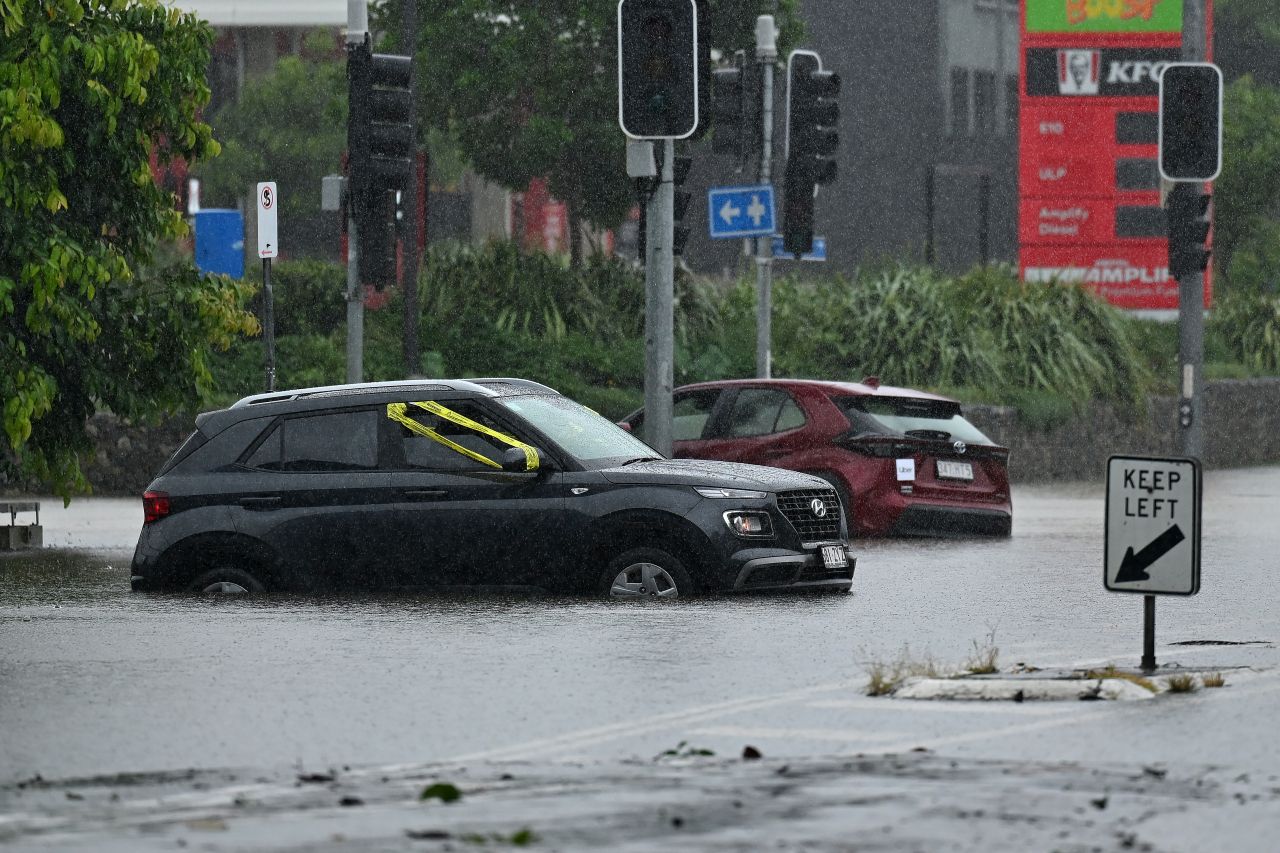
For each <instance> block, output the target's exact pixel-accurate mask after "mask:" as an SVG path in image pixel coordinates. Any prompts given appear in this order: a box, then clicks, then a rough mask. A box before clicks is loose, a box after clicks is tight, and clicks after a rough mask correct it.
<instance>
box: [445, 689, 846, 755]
mask: <svg viewBox="0 0 1280 853" xmlns="http://www.w3.org/2000/svg"><path fill="white" fill-rule="evenodd" d="M862 683H863V680H862V679H851V680H847V681H833V682H829V683H827V684H818V685H815V686H813V687H802V688H799V689H797V690H788V691H785V692H783V693H776V694H773V695H764V696H754V697H750V698H747V699H734V700H730V701H727V702H716V703H712V704H709V705H701V706H695V707H693V708H686V709H684V710H682V711H672V712H670V713H667V714H656V715H654V716H650V717H646V718H644V720H643V721H639V722H637V721H636V720H626V721H624V722H621V723H611V724H609V725H606V726H597V727H595V728H591V729H583V730H580V731H573V732H567V733H565V734H562V735H555V736H552V737H546V738H536V739H534V740H530V741H526V742H525V743H518V744H511V745H509V746H504V747H498V748H496V749H487V750H481V751H479V752H471V753H467V754H466V755H460V756H455V757H453V758H449V759H447V761H451V762H459V763H461V762H467V761H494V760H511V759H515V758H529V757H532V756H534V755H537V754H539V753H544V752H550V751H553V750H562V749H574V748H581V747H583V746H594V745H596V744H599V743H605V742H607V741H610V740H621V739H623V738H628V737H632V736H634V735H638V734H648V733H650V732H654V731H659V730H662V729H667V728H670V727H671V725H672V724H678V723H691V722H701V721H703V720H708V719H714V718H716V717H723V716H727V715H729V714H735V713H739V712H741V711H754V710H757V709H760V708H769V707H772V706H775V705H786V704H789V703H793V702H798V701H802V700H804V699H806V698H808V697H810V696H812V695H813V694H815V693H826V692H830V691H833V690H849V689H851V688H853V687H855V686H858V685H861V684H862Z"/></svg>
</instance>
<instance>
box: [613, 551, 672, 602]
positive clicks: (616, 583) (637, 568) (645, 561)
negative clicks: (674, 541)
mask: <svg viewBox="0 0 1280 853" xmlns="http://www.w3.org/2000/svg"><path fill="white" fill-rule="evenodd" d="M600 587H601V591H602V592H604V594H605V595H607V596H609V597H610V598H679V597H681V596H686V595H692V594H693V592H694V586H693V578H691V577H690V576H689V572H688V571H687V570H686V569H685V567H684V564H683V563H681V562H680V560H679V559H677V558H676V557H675V556H674V555H673V554H671V553H669V552H667V551H664V550H662V549H661V548H632V549H630V550H627V551H623V552H622V553H621V554H618V555H617V556H616V557H614V558H613V559H612V560H610V561H609V564H608V566H606V567H605V570H604V574H603V575H602V576H601V578H600Z"/></svg>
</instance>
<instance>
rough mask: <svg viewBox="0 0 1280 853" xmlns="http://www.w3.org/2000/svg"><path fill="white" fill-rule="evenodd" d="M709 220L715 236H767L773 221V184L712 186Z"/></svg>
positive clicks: (708, 207)
mask: <svg viewBox="0 0 1280 853" xmlns="http://www.w3.org/2000/svg"><path fill="white" fill-rule="evenodd" d="M707 221H708V222H709V223H710V224H711V236H712V237H713V238H721V237H723V238H729V237H768V236H769V235H771V234H773V232H774V231H775V230H776V228H775V225H774V221H773V187H770V186H756V187H713V188H712V189H710V190H707Z"/></svg>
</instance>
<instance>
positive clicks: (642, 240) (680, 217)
mask: <svg viewBox="0 0 1280 853" xmlns="http://www.w3.org/2000/svg"><path fill="white" fill-rule="evenodd" d="M672 165H673V170H672V175H671V178H672V184H674V189H675V193H674V197H673V199H672V202H673V203H672V207H673V214H674V215H673V219H674V220H675V223H674V228H673V229H672V232H671V254H673V255H682V254H684V247H685V244H686V243H688V242H689V226H687V225H685V224H684V215H685V213H686V212H687V211H688V210H689V202H690V201H691V200H692V196H691V195H690V193H689V192H688V191H686V190H682V189H680V187H681V186H683V185H684V182H685V179H686V178H688V177H689V170H690V169H692V168H693V158H692V157H690V156H687V155H684V154H677V155H676V156H675V158H673V161H672ZM646 180H648V179H646ZM656 187H657V181H649V183H648V189H647V190H645V191H644V194H643V195H644V196H645V197H642V198H641V200H640V222H639V224H638V228H637V232H636V248H637V253H636V254H637V256H638V258H639V260H640V263H642V264H643V263H644V262H645V250H646V248H647V246H648V244H649V230H648V229H649V205H648V203H647V202H648V198H647V195H648V193H650V192H653V190H654V189H655V188H656Z"/></svg>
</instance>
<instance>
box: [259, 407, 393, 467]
mask: <svg viewBox="0 0 1280 853" xmlns="http://www.w3.org/2000/svg"><path fill="white" fill-rule="evenodd" d="M249 464H250V465H251V466H253V467H255V468H267V469H270V470H276V471H352V470H372V469H374V468H376V467H377V465H378V412H377V411H374V410H371V409H367V410H365V411H359V412H326V413H324V414H319V415H307V416H304V417H298V418H286V419H285V420H282V421H281V422H280V423H279V424H278V425H277V426H276V428H275V429H274V430H272V431H271V434H270V435H268V436H267V439H266V441H264V442H263V443H262V444H261V445H259V446H258V449H257V450H255V451H254V452H253V456H251V457H250V458H249Z"/></svg>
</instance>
